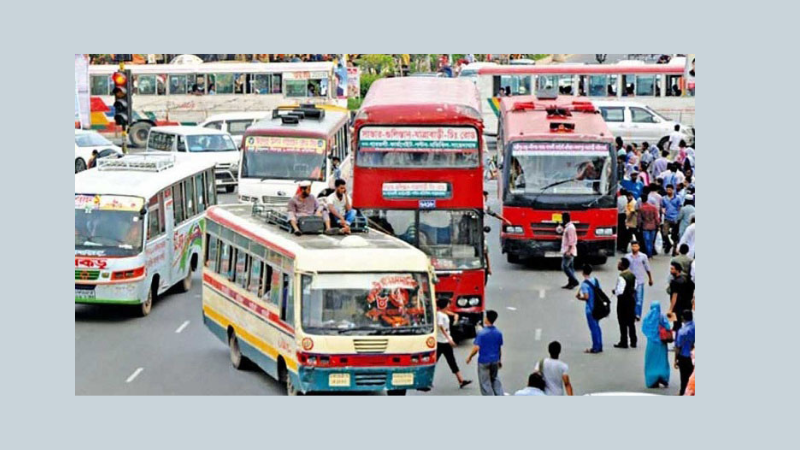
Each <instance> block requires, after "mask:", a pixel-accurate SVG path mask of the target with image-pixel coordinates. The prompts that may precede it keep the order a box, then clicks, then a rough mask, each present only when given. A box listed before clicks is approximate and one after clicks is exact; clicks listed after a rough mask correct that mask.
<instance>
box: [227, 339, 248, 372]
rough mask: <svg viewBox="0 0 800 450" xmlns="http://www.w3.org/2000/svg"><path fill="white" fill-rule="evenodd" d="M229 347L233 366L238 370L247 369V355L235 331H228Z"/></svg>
mask: <svg viewBox="0 0 800 450" xmlns="http://www.w3.org/2000/svg"><path fill="white" fill-rule="evenodd" d="M228 347H229V348H230V354H231V364H232V365H233V368H234V369H236V370H245V369H247V357H245V356H244V355H242V350H241V349H240V348H239V339H238V338H237V337H236V332H235V331H231V332H230V333H228Z"/></svg>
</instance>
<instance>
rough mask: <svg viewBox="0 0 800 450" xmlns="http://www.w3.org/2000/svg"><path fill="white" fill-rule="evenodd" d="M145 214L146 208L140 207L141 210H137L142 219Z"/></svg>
mask: <svg viewBox="0 0 800 450" xmlns="http://www.w3.org/2000/svg"><path fill="white" fill-rule="evenodd" d="M146 214H147V208H145V207H144V206H142V209H140V210H139V215H140V216H142V217H144V216H145V215H146Z"/></svg>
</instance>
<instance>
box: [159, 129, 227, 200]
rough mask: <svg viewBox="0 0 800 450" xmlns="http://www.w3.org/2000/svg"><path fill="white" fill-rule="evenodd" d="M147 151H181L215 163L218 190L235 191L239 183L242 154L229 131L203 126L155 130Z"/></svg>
mask: <svg viewBox="0 0 800 450" xmlns="http://www.w3.org/2000/svg"><path fill="white" fill-rule="evenodd" d="M146 151H147V152H178V153H182V154H184V155H187V156H191V157H192V158H197V159H201V160H204V161H208V162H214V163H215V164H216V169H215V170H214V174H215V175H216V179H217V181H216V182H217V187H224V188H225V191H226V192H233V190H234V189H235V188H236V185H237V184H239V157H240V152H239V149H238V148H237V147H236V144H235V143H234V142H233V137H231V135H230V134H229V133H227V132H225V131H220V130H216V129H213V128H203V127H182V126H168V127H153V128H150V133H149V134H148V136H147V149H146Z"/></svg>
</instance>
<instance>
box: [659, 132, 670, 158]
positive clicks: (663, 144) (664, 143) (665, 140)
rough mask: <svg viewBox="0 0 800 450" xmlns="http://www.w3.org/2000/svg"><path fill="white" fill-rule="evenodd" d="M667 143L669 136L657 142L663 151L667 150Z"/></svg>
mask: <svg viewBox="0 0 800 450" xmlns="http://www.w3.org/2000/svg"><path fill="white" fill-rule="evenodd" d="M667 142H669V136H664V137H662V138H661V139H660V140H659V141H658V146H659V147H661V148H662V149H664V150H669V149H668V148H667ZM658 156H659V157H661V155H658Z"/></svg>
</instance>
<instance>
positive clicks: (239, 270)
mask: <svg viewBox="0 0 800 450" xmlns="http://www.w3.org/2000/svg"><path fill="white" fill-rule="evenodd" d="M247 260H248V257H247V252H245V251H244V250H242V249H236V274H235V278H234V281H235V282H236V285H237V286H239V287H240V288H242V289H247Z"/></svg>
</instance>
